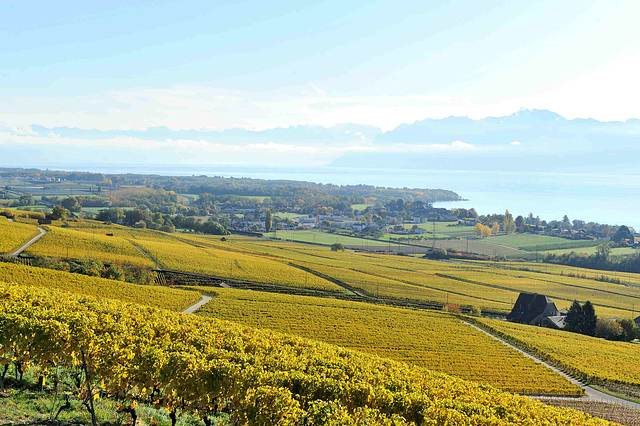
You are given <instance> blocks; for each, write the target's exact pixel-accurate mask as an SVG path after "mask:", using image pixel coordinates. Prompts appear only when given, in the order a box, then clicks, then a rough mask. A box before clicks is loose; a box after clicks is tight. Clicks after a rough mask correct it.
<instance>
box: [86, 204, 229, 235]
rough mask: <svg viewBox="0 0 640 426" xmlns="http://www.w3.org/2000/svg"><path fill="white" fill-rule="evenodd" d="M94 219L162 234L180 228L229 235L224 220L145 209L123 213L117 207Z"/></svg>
mask: <svg viewBox="0 0 640 426" xmlns="http://www.w3.org/2000/svg"><path fill="white" fill-rule="evenodd" d="M96 219H97V220H100V221H103V222H111V223H121V224H123V225H127V226H132V227H135V228H149V229H157V230H160V231H164V232H174V231H175V230H176V228H180V229H185V230H188V231H193V232H200V233H203V234H212V235H227V234H228V233H229V232H228V231H227V227H228V226H229V224H228V221H226V222H225V221H224V219H221V220H220V221H214V220H208V221H205V222H203V221H202V219H200V218H196V217H193V216H184V215H182V214H177V215H169V214H163V213H160V212H155V213H152V212H151V211H149V210H146V209H145V210H143V209H133V210H126V211H125V210H122V209H121V208H119V207H111V208H109V209H105V210H101V211H100V212H99V213H98V214H97V215H96Z"/></svg>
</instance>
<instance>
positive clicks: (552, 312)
mask: <svg viewBox="0 0 640 426" xmlns="http://www.w3.org/2000/svg"><path fill="white" fill-rule="evenodd" d="M557 315H558V309H557V308H556V305H555V303H553V302H552V301H551V300H550V299H549V298H548V297H547V296H545V295H544V294H537V293H520V295H519V296H518V300H516V303H515V305H513V309H512V310H511V313H509V315H507V319H508V320H509V321H514V322H519V323H523V324H531V323H532V322H533V321H534V320H538V321H536V322H540V320H541V319H542V318H544V317H550V316H557Z"/></svg>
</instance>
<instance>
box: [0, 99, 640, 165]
mask: <svg viewBox="0 0 640 426" xmlns="http://www.w3.org/2000/svg"><path fill="white" fill-rule="evenodd" d="M147 141H149V143H147ZM638 153H640V120H638V119H630V120H627V121H626V122H618V121H612V122H601V121H598V120H594V119H575V120H567V119H565V118H564V117H562V116H560V115H558V114H556V113H554V112H551V111H546V110H521V111H518V112H516V113H514V114H512V115H509V116H505V117H487V118H483V119H479V120H474V119H470V118H467V117H447V118H444V119H426V120H422V121H417V122H415V123H412V124H402V125H400V126H398V127H397V128H395V129H393V130H391V131H387V132H383V131H382V130H381V129H379V128H377V127H374V126H367V125H359V124H350V123H347V124H339V125H335V126H332V127H322V126H312V125H307V126H293V127H279V128H274V129H267V130H261V131H253V130H245V129H229V130H221V131H216V130H172V129H169V128H167V127H153V128H149V129H146V130H106V131H104V130H96V129H79V128H70V127H53V128H48V127H42V126H38V125H33V126H30V127H29V128H28V129H12V128H7V127H5V128H0V158H4V159H5V161H6V163H5V162H3V163H2V164H0V165H5V166H6V165H11V166H28V165H30V164H34V163H35V164H38V165H40V166H42V165H46V164H48V163H50V162H66V163H67V164H69V163H79V162H84V161H87V160H86V159H93V160H95V161H97V162H110V163H120V164H125V163H126V164H173V163H176V162H181V163H182V164H194V163H198V164H220V165H223V164H252V165H266V166H273V167H278V166H291V165H294V166H307V165H310V164H314V165H316V166H319V165H322V164H329V165H330V166H335V167H348V168H401V169H404V168H409V169H431V170H444V169H446V170H492V171H500V170H505V171H518V170H526V171H549V170H552V171H567V172H588V173H591V172H604V171H606V172H610V173H631V172H636V171H637V168H638V166H637V158H638V157H639V156H638ZM243 161H244V163H243Z"/></svg>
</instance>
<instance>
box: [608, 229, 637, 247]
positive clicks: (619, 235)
mask: <svg viewBox="0 0 640 426" xmlns="http://www.w3.org/2000/svg"><path fill="white" fill-rule="evenodd" d="M611 240H612V241H613V242H615V243H617V244H623V243H625V242H627V241H628V242H629V243H631V244H633V241H634V239H633V234H632V233H631V231H630V230H629V228H628V227H627V226H626V225H622V226H621V227H620V228H618V230H617V231H616V233H615V234H613V237H611Z"/></svg>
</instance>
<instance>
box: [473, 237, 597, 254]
mask: <svg viewBox="0 0 640 426" xmlns="http://www.w3.org/2000/svg"><path fill="white" fill-rule="evenodd" d="M485 241H487V242H489V243H492V244H498V245H502V246H506V247H511V248H515V249H519V250H524V251H546V250H555V249H572V248H579V247H594V250H595V246H597V245H598V244H602V241H599V240H569V239H566V238H560V237H552V236H550V235H537V234H510V235H498V236H495V237H489V238H487V239H486V240H485Z"/></svg>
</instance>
